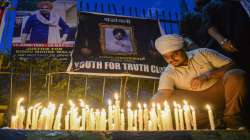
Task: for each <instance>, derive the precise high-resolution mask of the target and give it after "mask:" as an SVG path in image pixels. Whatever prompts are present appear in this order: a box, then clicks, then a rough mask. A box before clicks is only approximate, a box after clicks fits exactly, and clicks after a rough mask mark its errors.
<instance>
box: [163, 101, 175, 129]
mask: <svg viewBox="0 0 250 140" xmlns="http://www.w3.org/2000/svg"><path fill="white" fill-rule="evenodd" d="M164 111H165V112H166V117H167V120H166V124H167V130H173V119H172V113H171V109H170V106H169V104H168V102H167V101H164Z"/></svg>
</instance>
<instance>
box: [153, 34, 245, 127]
mask: <svg viewBox="0 0 250 140" xmlns="http://www.w3.org/2000/svg"><path fill="white" fill-rule="evenodd" d="M155 46H156V49H157V50H158V52H159V53H160V54H161V55H162V56H163V57H164V59H165V60H166V62H167V63H168V64H169V65H168V66H167V67H166V69H165V71H164V72H163V73H162V74H161V77H160V81H159V87H158V93H157V94H156V95H155V96H154V97H153V98H152V101H153V102H163V101H164V100H168V101H171V102H172V101H177V102H179V103H181V102H182V101H183V100H188V101H189V102H190V104H192V105H194V106H195V107H196V108H197V109H199V108H200V109H201V110H202V109H203V110H204V105H205V104H211V105H212V106H213V108H214V109H215V110H218V112H220V111H221V112H222V114H223V115H222V116H223V117H221V118H223V120H224V121H223V122H225V124H226V126H225V127H227V128H244V127H242V126H244V125H243V123H242V107H243V105H245V100H246V93H247V85H246V79H245V78H246V72H245V71H243V70H241V69H236V68H235V67H234V64H233V62H232V60H231V59H230V58H228V57H226V56H224V55H222V54H220V53H218V52H216V51H214V50H211V49H207V48H200V49H196V50H192V51H189V52H186V51H184V50H183V47H184V40H183V38H182V37H181V36H179V35H175V34H173V35H163V36H161V37H159V38H158V39H157V40H156V41H155Z"/></svg>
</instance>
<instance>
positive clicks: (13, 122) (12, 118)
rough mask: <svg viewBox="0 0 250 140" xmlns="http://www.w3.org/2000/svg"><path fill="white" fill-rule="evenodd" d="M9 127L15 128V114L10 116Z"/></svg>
mask: <svg viewBox="0 0 250 140" xmlns="http://www.w3.org/2000/svg"><path fill="white" fill-rule="evenodd" d="M10 128H13V129H16V128H17V116H11V125H10Z"/></svg>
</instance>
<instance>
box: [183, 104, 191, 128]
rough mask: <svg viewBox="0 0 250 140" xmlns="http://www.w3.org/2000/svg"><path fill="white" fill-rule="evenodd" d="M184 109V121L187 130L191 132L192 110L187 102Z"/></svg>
mask: <svg viewBox="0 0 250 140" xmlns="http://www.w3.org/2000/svg"><path fill="white" fill-rule="evenodd" d="M183 103H184V105H183V109H184V119H185V124H186V130H191V119H190V117H191V115H190V108H189V105H188V103H187V101H186V100H184V101H183Z"/></svg>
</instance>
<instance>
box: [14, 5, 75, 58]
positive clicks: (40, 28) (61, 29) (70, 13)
mask: <svg viewBox="0 0 250 140" xmlns="http://www.w3.org/2000/svg"><path fill="white" fill-rule="evenodd" d="M17 7H18V8H17V15H16V21H15V27H14V35H13V42H12V45H13V49H12V54H13V56H14V57H15V58H16V59H27V58H28V59H33V58H47V57H51V58H55V59H62V60H70V54H71V51H72V48H73V47H74V44H75V35H76V29H77V28H76V26H77V23H76V22H77V10H76V0H64V1H58V0H54V1H51V2H48V1H41V2H38V1H37V2H36V1H19V3H18V6H17Z"/></svg>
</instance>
